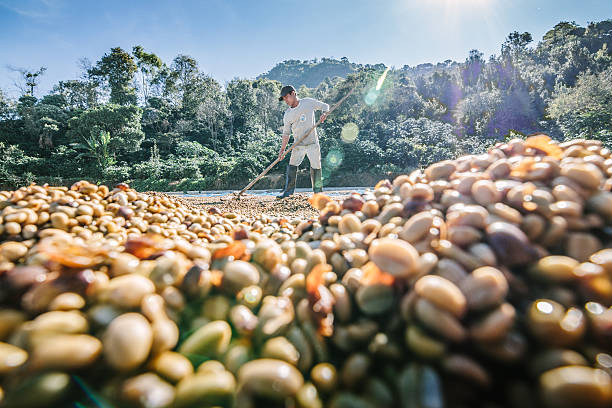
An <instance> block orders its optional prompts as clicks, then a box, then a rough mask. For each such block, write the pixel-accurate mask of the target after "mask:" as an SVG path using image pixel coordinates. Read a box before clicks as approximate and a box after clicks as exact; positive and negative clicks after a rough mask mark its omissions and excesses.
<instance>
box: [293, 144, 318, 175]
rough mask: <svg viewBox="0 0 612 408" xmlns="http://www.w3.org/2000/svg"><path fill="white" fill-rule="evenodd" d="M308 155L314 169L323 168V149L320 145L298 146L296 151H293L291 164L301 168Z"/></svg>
mask: <svg viewBox="0 0 612 408" xmlns="http://www.w3.org/2000/svg"><path fill="white" fill-rule="evenodd" d="M306 155H307V156H308V161H309V162H310V167H312V168H313V169H320V168H321V147H320V146H319V144H318V143H313V144H309V145H306V146H296V147H295V149H293V150H292V151H291V157H290V158H289V164H290V165H292V166H299V165H300V164H302V162H303V161H304V156H306Z"/></svg>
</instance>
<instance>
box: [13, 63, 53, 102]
mask: <svg viewBox="0 0 612 408" xmlns="http://www.w3.org/2000/svg"><path fill="white" fill-rule="evenodd" d="M8 68H9V69H10V70H11V71H14V72H17V73H19V76H20V78H19V81H18V82H17V83H16V85H17V87H18V88H19V90H20V91H21V94H22V95H29V96H34V89H35V88H36V87H37V86H38V83H39V82H40V77H41V76H43V74H44V73H45V71H46V70H47V68H46V67H40V68H39V69H38V71H34V70H31V69H27V68H18V67H12V66H9V67H8Z"/></svg>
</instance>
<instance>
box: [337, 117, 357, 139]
mask: <svg viewBox="0 0 612 408" xmlns="http://www.w3.org/2000/svg"><path fill="white" fill-rule="evenodd" d="M358 134H359V126H357V124H355V123H353V122H349V123H347V124H345V125H344V126H342V131H341V132H340V139H342V141H343V142H344V143H353V142H354V141H355V139H357V135H358Z"/></svg>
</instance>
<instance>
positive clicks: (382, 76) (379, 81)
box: [376, 67, 389, 91]
mask: <svg viewBox="0 0 612 408" xmlns="http://www.w3.org/2000/svg"><path fill="white" fill-rule="evenodd" d="M387 72H389V67H387V69H385V72H383V73H382V75H381V76H380V78H378V82H376V90H377V91H380V88H382V86H383V82H385V79H386V78H387Z"/></svg>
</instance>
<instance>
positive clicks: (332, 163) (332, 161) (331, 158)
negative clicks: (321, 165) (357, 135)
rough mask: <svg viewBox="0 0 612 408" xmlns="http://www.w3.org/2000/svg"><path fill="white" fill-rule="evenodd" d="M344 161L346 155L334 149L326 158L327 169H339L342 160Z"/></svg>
mask: <svg viewBox="0 0 612 408" xmlns="http://www.w3.org/2000/svg"><path fill="white" fill-rule="evenodd" d="M343 159H344V153H342V150H339V149H332V150H330V151H329V153H327V157H325V163H326V164H327V167H328V168H330V169H337V168H338V166H340V165H341V164H342V160H343Z"/></svg>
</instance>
